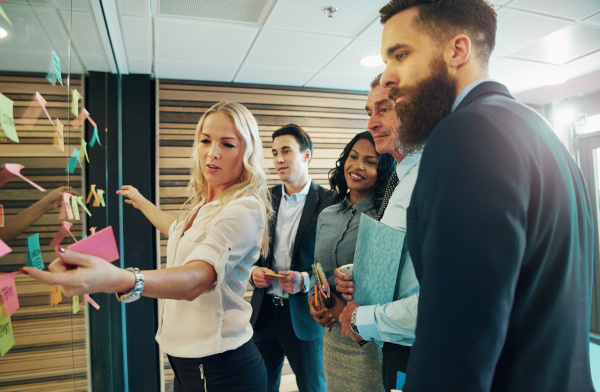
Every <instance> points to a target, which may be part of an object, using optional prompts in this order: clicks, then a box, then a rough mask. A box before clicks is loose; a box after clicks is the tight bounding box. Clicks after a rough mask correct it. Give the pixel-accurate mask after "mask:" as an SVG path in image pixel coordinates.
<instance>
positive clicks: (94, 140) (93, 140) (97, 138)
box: [90, 128, 102, 147]
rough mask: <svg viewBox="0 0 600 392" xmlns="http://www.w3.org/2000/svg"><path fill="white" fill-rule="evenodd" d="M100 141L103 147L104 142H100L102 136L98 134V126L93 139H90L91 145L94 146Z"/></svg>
mask: <svg viewBox="0 0 600 392" xmlns="http://www.w3.org/2000/svg"><path fill="white" fill-rule="evenodd" d="M96 141H98V145H99V146H100V147H102V143H100V137H99V136H98V128H94V134H93V135H92V140H90V147H94V145H95V144H96Z"/></svg>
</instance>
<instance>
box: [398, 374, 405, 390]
mask: <svg viewBox="0 0 600 392" xmlns="http://www.w3.org/2000/svg"><path fill="white" fill-rule="evenodd" d="M404 380H406V374H405V373H402V372H400V371H399V372H398V374H397V375H396V389H397V390H399V391H400V390H402V388H404Z"/></svg>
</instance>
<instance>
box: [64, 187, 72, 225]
mask: <svg viewBox="0 0 600 392" xmlns="http://www.w3.org/2000/svg"><path fill="white" fill-rule="evenodd" d="M71 196H72V195H71V194H70V193H68V192H65V193H63V206H64V208H65V210H66V212H67V217H68V218H69V219H73V210H72V209H71Z"/></svg>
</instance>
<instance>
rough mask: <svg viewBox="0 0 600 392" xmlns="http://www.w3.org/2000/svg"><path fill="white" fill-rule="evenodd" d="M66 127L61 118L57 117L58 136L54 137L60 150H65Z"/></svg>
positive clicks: (55, 144)
mask: <svg viewBox="0 0 600 392" xmlns="http://www.w3.org/2000/svg"><path fill="white" fill-rule="evenodd" d="M64 128H65V126H64V125H63V123H61V122H60V120H59V119H58V118H57V119H56V128H54V129H55V130H56V136H55V137H54V147H56V148H58V149H59V150H60V151H65V137H64V133H63V131H64Z"/></svg>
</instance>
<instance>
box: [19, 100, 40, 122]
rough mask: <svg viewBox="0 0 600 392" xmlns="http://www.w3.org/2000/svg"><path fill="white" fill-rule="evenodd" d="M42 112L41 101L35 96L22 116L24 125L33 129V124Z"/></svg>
mask: <svg viewBox="0 0 600 392" xmlns="http://www.w3.org/2000/svg"><path fill="white" fill-rule="evenodd" d="M40 114H42V107H41V106H40V103H39V102H38V100H37V99H36V98H35V96H34V98H33V99H32V100H31V102H30V103H29V106H28V107H27V110H25V112H24V113H23V115H22V116H21V121H22V123H23V126H24V127H25V128H26V129H32V128H33V126H34V125H35V124H36V123H37V120H38V118H39V117H40Z"/></svg>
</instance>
